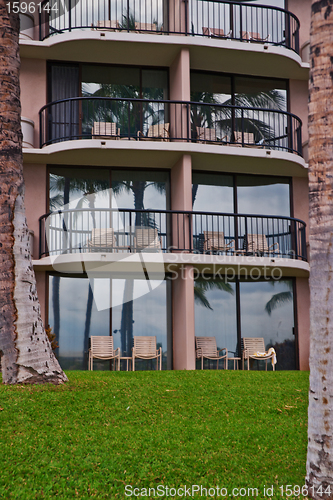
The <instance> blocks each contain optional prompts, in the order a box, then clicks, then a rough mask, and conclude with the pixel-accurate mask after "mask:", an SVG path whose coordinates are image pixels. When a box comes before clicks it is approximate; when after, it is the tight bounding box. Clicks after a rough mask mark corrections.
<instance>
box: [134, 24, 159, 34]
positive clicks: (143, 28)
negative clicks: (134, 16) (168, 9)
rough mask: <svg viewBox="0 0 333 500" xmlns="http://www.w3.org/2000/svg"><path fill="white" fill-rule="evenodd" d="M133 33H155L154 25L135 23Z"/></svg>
mask: <svg viewBox="0 0 333 500" xmlns="http://www.w3.org/2000/svg"><path fill="white" fill-rule="evenodd" d="M135 31H136V32H137V33H146V32H147V31H157V26H156V24H155V23H137V22H135Z"/></svg>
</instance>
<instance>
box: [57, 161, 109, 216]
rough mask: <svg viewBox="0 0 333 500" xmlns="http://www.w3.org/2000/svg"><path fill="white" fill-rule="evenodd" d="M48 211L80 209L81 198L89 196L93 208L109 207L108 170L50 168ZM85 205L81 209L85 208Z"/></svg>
mask: <svg viewBox="0 0 333 500" xmlns="http://www.w3.org/2000/svg"><path fill="white" fill-rule="evenodd" d="M49 185H50V192H49V193H50V194H49V207H50V211H54V210H59V209H61V208H62V207H64V205H68V206H67V207H66V208H81V205H82V197H84V196H89V195H93V196H90V198H89V199H90V200H91V203H93V205H94V207H95V208H104V207H105V208H107V207H109V206H110V198H109V194H108V192H107V191H106V190H108V189H109V188H110V172H109V170H108V169H98V168H94V169H89V168H71V167H50V175H49ZM87 206H88V205H87V204H86V205H83V206H82V208H87Z"/></svg>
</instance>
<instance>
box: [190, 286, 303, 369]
mask: <svg viewBox="0 0 333 500" xmlns="http://www.w3.org/2000/svg"><path fill="white" fill-rule="evenodd" d="M196 284H197V282H196ZM230 285H231V287H232V290H233V292H234V293H233V294H231V293H228V292H226V291H224V290H218V289H217V288H215V289H214V286H213V287H212V288H211V289H210V290H206V292H205V296H206V299H207V300H208V302H209V305H210V306H211V309H209V308H208V307H204V306H203V305H202V304H201V303H200V301H199V300H196V301H195V334H196V335H197V336H207V337H210V336H215V337H216V342H217V345H218V347H219V348H222V347H226V348H227V349H228V351H236V349H237V341H238V338H237V307H236V303H237V302H236V285H235V283H230ZM239 294H240V317H241V335H242V337H263V338H264V341H265V346H266V349H268V348H269V347H271V346H274V347H275V348H276V349H277V352H278V354H279V356H280V364H279V365H278V367H277V369H295V347H294V341H295V337H294V335H293V332H294V330H293V328H294V309H293V308H294V305H293V287H292V280H283V281H279V282H277V281H275V282H273V281H260V282H255V281H247V282H240V284H239ZM267 304H269V305H271V308H272V310H271V314H269V313H268V311H267V310H266V306H267ZM278 344H279V345H278Z"/></svg>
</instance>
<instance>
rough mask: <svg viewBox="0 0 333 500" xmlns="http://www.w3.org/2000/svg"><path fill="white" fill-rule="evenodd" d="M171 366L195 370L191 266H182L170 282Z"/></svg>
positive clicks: (176, 368) (178, 368) (177, 368)
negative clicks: (171, 322)
mask: <svg viewBox="0 0 333 500" xmlns="http://www.w3.org/2000/svg"><path fill="white" fill-rule="evenodd" d="M172 305H173V307H172V309H173V311H172V312H173V315H172V316H173V368H174V369H175V370H195V347H194V331H195V330H194V280H193V267H192V266H183V267H182V268H181V269H180V270H179V273H178V277H177V279H175V280H174V281H173V282H172Z"/></svg>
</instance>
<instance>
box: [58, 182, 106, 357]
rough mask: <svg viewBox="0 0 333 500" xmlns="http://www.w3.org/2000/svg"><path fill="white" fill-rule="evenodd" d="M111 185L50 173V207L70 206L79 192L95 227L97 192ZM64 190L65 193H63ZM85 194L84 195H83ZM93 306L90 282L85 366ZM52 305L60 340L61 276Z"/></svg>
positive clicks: (64, 222) (79, 203)
mask: <svg viewBox="0 0 333 500" xmlns="http://www.w3.org/2000/svg"><path fill="white" fill-rule="evenodd" d="M108 187H109V182H108V181H105V180H91V179H82V178H70V177H63V176H59V175H55V174H51V175H50V193H52V192H53V193H55V194H54V196H53V197H51V198H50V208H51V209H52V210H55V209H56V208H61V207H67V208H68V206H69V201H70V193H71V194H75V193H77V194H78V195H79V196H80V198H79V200H78V203H77V205H76V207H75V208H76V209H80V208H82V207H83V205H84V203H87V200H88V205H89V208H90V209H91V213H90V214H91V218H92V222H93V227H94V228H95V227H96V220H95V213H94V209H95V194H96V193H98V192H103V191H105V190H106V189H108ZM62 191H63V193H64V194H63V195H62V194H61V193H62ZM82 195H83V196H82ZM87 197H88V198H87ZM67 225H68V223H67V215H66V214H64V217H63V235H64V239H67ZM64 248H67V244H66V242H65V243H64ZM92 306H93V290H92V288H91V284H90V283H89V288H88V298H87V307H86V319H85V327H84V341H83V367H85V353H86V352H88V347H89V345H88V344H89V335H90V326H91V315H92ZM52 307H53V317H54V327H53V332H54V333H55V335H56V339H57V341H58V342H59V332H60V277H59V276H53V280H52Z"/></svg>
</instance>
